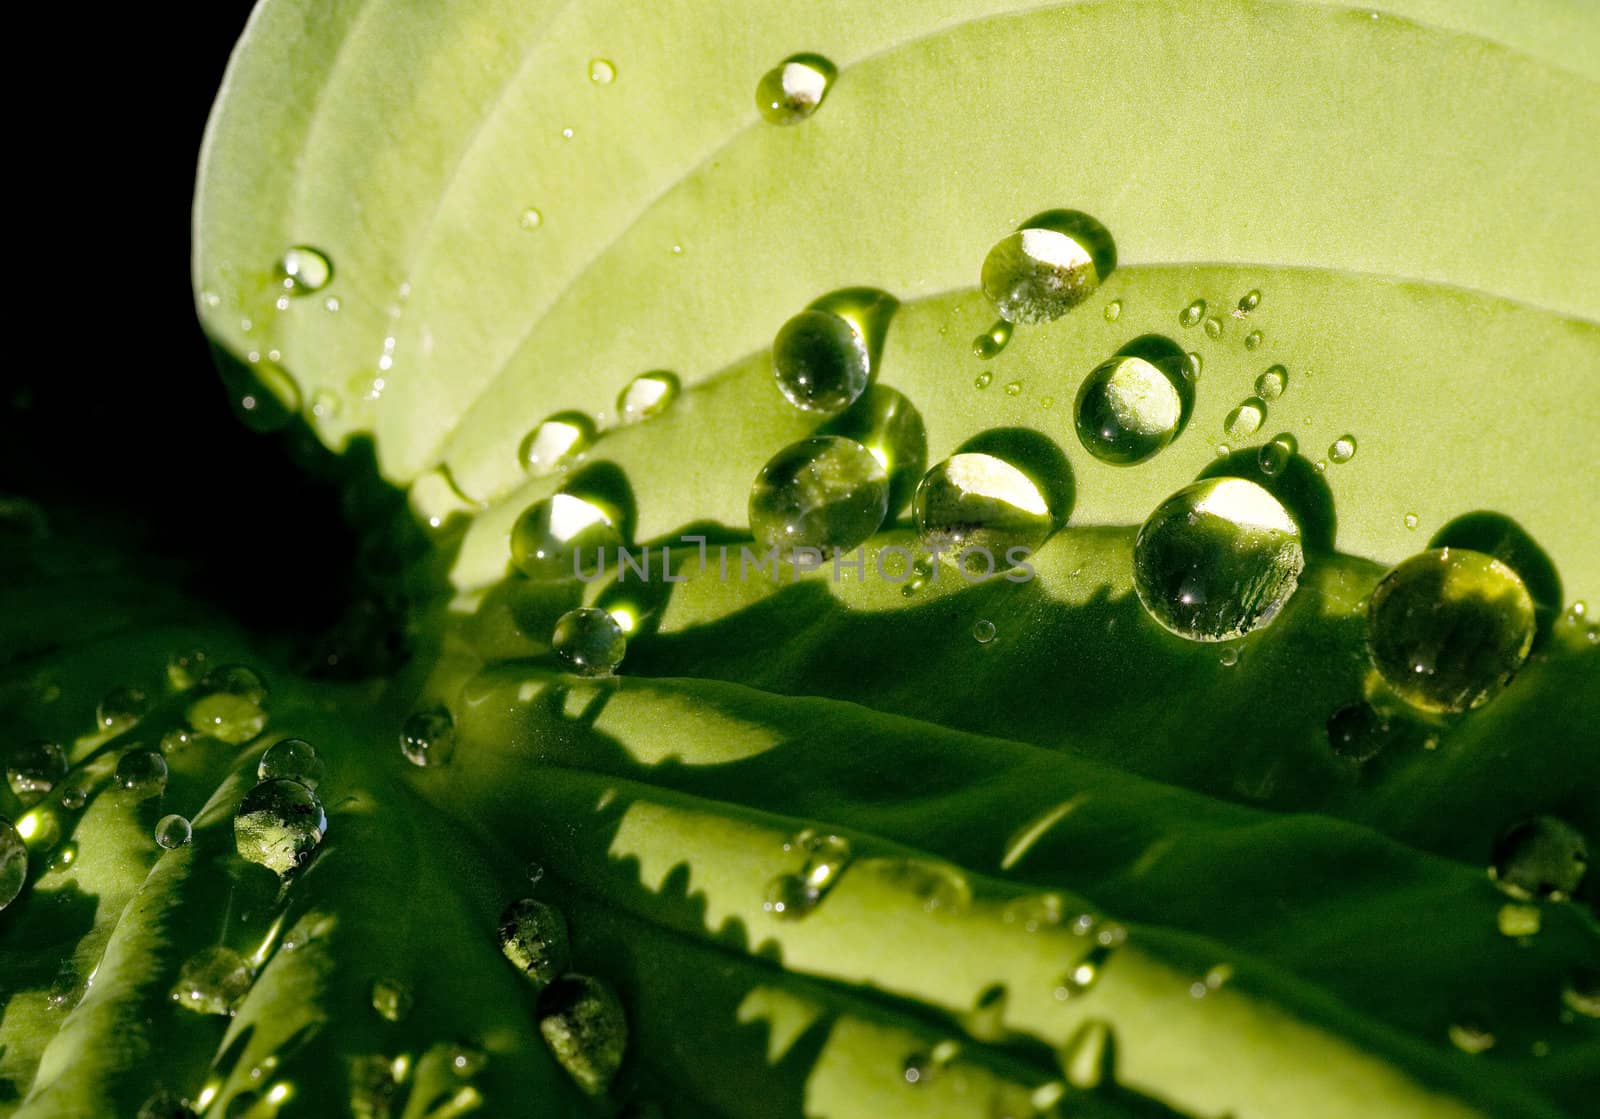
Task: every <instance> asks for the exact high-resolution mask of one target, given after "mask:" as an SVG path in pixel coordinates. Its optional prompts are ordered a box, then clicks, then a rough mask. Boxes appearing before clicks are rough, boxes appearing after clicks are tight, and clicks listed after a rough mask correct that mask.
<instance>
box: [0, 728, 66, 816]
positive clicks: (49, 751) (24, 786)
mask: <svg viewBox="0 0 1600 1119" xmlns="http://www.w3.org/2000/svg"><path fill="white" fill-rule="evenodd" d="M66 775H67V755H66V751H64V750H62V748H61V747H60V745H59V744H57V743H55V742H45V741H42V740H35V741H32V742H25V743H23V744H22V745H21V746H18V747H17V748H16V749H14V750H12V751H11V754H10V756H9V757H7V759H6V784H7V785H8V786H10V788H11V792H12V793H13V794H14V795H15V796H16V798H17V799H18V800H20V801H21V802H22V804H23V806H24V807H27V806H28V805H32V804H35V803H37V802H38V800H39V799H40V798H41V797H43V796H44V795H45V794H46V793H48V792H49V791H50V790H51V789H53V788H55V787H56V783H57V782H58V781H60V780H61V779H62V778H63V777H65V776H66Z"/></svg>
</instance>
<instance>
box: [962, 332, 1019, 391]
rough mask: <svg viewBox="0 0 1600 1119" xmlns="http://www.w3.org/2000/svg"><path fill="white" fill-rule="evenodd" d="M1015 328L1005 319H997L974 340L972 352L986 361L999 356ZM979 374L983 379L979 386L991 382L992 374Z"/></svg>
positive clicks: (981, 386)
mask: <svg viewBox="0 0 1600 1119" xmlns="http://www.w3.org/2000/svg"><path fill="white" fill-rule="evenodd" d="M1015 330H1016V328H1015V327H1014V326H1012V325H1011V324H1010V323H1008V322H1006V320H1005V319H996V320H995V322H994V325H993V326H991V327H989V329H988V330H986V331H984V332H983V333H982V334H980V335H978V336H977V337H976V338H974V339H973V340H972V352H973V353H974V354H976V355H977V356H978V357H980V358H982V359H983V360H984V361H988V360H989V359H990V358H993V357H997V356H998V355H999V353H1000V351H1001V350H1003V349H1005V348H1006V345H1007V343H1009V342H1010V341H1011V335H1012V333H1013V332H1014V331H1015ZM978 376H979V378H980V379H981V380H982V381H983V384H982V385H979V386H978V387H979V388H983V387H984V386H985V385H987V384H988V383H989V377H990V374H988V373H980V374H978Z"/></svg>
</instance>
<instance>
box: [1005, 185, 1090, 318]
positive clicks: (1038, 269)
mask: <svg viewBox="0 0 1600 1119" xmlns="http://www.w3.org/2000/svg"><path fill="white" fill-rule="evenodd" d="M1116 263H1117V250H1116V245H1115V243H1114V242H1113V241H1112V238H1111V234H1110V232H1109V231H1108V230H1107V229H1106V227H1105V226H1103V225H1101V224H1100V223H1099V222H1098V221H1096V220H1095V219H1094V218H1092V217H1090V216H1089V215H1088V214H1084V213H1080V212H1079V211H1077V210H1048V211H1046V212H1044V213H1042V214H1035V215H1034V216H1033V217H1031V218H1029V219H1028V220H1027V221H1025V222H1023V223H1022V225H1021V226H1020V227H1019V228H1018V229H1017V230H1016V232H1014V233H1011V234H1008V235H1007V236H1005V237H1003V238H1001V239H1000V240H999V241H998V242H996V243H995V246H994V247H993V248H991V249H990V250H989V254H988V255H987V256H986V257H984V261H983V269H982V272H981V274H980V283H981V284H982V287H983V292H984V294H985V295H986V296H988V297H989V302H991V303H993V304H994V307H995V310H996V311H997V312H998V313H999V315H1000V318H1001V319H1003V320H1004V321H1006V322H1008V323H1041V322H1050V321H1052V320H1054V319H1058V318H1060V317H1061V316H1062V315H1064V314H1066V313H1067V312H1068V311H1070V310H1072V309H1073V308H1074V307H1076V306H1078V304H1080V303H1082V302H1083V301H1084V300H1085V299H1088V298H1089V297H1090V296H1091V295H1093V294H1094V292H1095V289H1096V288H1098V287H1099V286H1100V285H1101V284H1102V283H1103V282H1104V281H1105V279H1106V277H1108V276H1109V275H1111V272H1112V270H1113V269H1114V268H1115V267H1116Z"/></svg>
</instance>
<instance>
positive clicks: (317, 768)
mask: <svg viewBox="0 0 1600 1119" xmlns="http://www.w3.org/2000/svg"><path fill="white" fill-rule="evenodd" d="M323 769H324V766H323V764H322V759H321V758H319V757H317V751H316V748H315V747H313V746H312V745H311V743H309V742H307V741H306V740H305V739H303V738H285V739H282V740H280V741H278V742H274V743H273V744H272V745H271V746H268V747H267V751H266V753H264V754H262V755H261V761H260V763H259V764H258V765H257V766H256V777H257V779H258V780H261V781H271V780H272V779H273V778H275V777H289V778H292V779H293V780H295V781H298V782H300V784H302V785H304V786H305V787H306V788H308V789H315V788H316V787H317V786H318V785H319V784H321V782H322V773H323Z"/></svg>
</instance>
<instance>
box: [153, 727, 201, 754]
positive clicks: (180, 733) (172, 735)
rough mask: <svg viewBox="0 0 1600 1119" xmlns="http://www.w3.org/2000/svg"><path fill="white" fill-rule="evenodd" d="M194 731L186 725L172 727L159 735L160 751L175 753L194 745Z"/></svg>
mask: <svg viewBox="0 0 1600 1119" xmlns="http://www.w3.org/2000/svg"><path fill="white" fill-rule="evenodd" d="M194 739H195V734H194V731H192V730H190V729H189V728H188V727H172V728H170V729H168V731H167V732H166V733H165V734H163V735H162V736H161V752H162V753H163V754H176V753H179V752H180V751H183V750H187V749H188V748H189V747H190V746H192V745H194Z"/></svg>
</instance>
